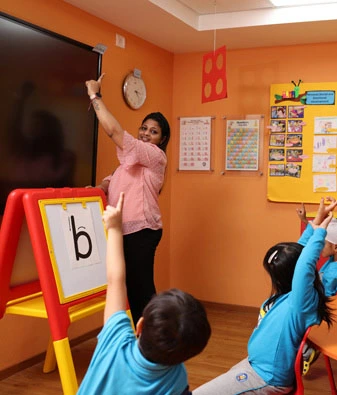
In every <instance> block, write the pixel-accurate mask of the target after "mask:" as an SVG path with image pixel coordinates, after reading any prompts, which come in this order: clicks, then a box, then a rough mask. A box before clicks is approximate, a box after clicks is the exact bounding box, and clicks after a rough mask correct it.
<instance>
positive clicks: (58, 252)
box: [39, 197, 107, 303]
mask: <svg viewBox="0 0 337 395" xmlns="http://www.w3.org/2000/svg"><path fill="white" fill-rule="evenodd" d="M39 206H40V211H41V216H42V221H43V226H44V231H45V235H46V238H47V244H48V249H49V255H50V259H51V263H52V267H53V272H54V275H55V280H56V285H57V289H58V294H59V299H60V302H61V303H66V302H69V301H71V300H75V299H78V298H80V297H83V296H86V295H90V294H92V293H97V292H99V291H100V290H103V289H105V288H106V283H107V279H106V265H105V257H106V232H105V228H104V224H103V221H102V213H103V203H102V200H101V198H100V197H82V198H62V199H42V200H39Z"/></svg>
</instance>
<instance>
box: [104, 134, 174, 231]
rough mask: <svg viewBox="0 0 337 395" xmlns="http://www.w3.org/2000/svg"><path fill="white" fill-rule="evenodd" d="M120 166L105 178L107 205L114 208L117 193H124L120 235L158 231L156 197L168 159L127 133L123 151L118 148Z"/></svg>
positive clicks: (162, 152) (158, 220)
mask: <svg viewBox="0 0 337 395" xmlns="http://www.w3.org/2000/svg"><path fill="white" fill-rule="evenodd" d="M117 157H118V159H119V162H120V166H119V167H118V168H117V169H116V171H115V172H114V173H113V174H112V175H110V176H108V177H106V178H105V179H104V180H109V181H110V182H109V188H108V204H111V205H113V206H115V205H116V204H117V201H118V198H119V194H120V192H124V193H125V199H124V207H123V234H124V235H127V234H130V233H134V232H138V231H140V230H142V229H146V228H149V229H153V230H157V229H161V228H162V220H161V214H160V210H159V205H158V196H159V192H160V189H161V188H162V186H163V183H164V175H165V168H166V164H167V158H166V155H165V152H164V151H162V150H161V149H160V148H158V147H157V146H156V145H154V144H151V143H144V142H143V141H141V140H138V139H135V138H134V137H133V136H131V135H130V134H129V133H127V132H126V131H125V132H124V136H123V149H120V148H119V147H117Z"/></svg>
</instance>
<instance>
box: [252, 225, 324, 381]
mask: <svg viewBox="0 0 337 395" xmlns="http://www.w3.org/2000/svg"><path fill="white" fill-rule="evenodd" d="M325 236H326V230H325V229H322V228H318V229H316V230H315V231H314V232H313V234H312V236H311V237H310V240H309V241H308V243H307V245H306V246H305V247H304V248H303V250H302V253H301V255H300V257H299V259H298V262H297V264H296V268H295V271H294V276H293V281H292V290H291V291H290V292H289V293H287V294H285V295H282V296H280V297H279V298H278V299H277V300H276V302H275V303H274V304H273V305H272V306H271V308H270V309H269V310H268V311H267V312H266V314H265V315H264V316H263V317H262V318H261V319H260V320H259V323H258V326H257V327H256V328H255V329H254V331H253V333H252V335H251V337H250V339H249V342H248V359H249V362H250V364H251V365H252V367H253V369H254V370H255V371H256V372H257V373H258V375H259V376H260V377H261V378H262V379H263V380H264V381H265V382H266V383H268V384H269V385H272V386H283V387H288V386H291V385H293V383H294V379H295V376H294V363H295V358H296V354H297V350H298V348H299V346H300V343H301V341H302V338H303V336H304V333H305V331H306V329H307V328H308V327H309V326H311V325H315V324H320V318H319V316H318V312H317V309H318V294H317V291H316V290H315V288H314V280H315V268H316V262H317V260H318V258H319V255H320V252H321V250H322V248H323V246H324V239H325Z"/></svg>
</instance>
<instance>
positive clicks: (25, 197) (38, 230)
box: [0, 188, 127, 395]
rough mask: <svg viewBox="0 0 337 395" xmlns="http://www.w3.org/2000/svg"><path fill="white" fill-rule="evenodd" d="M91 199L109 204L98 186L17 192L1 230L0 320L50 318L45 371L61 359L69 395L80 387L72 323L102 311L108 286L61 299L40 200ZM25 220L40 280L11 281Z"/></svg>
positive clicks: (61, 374) (12, 197)
mask: <svg viewBox="0 0 337 395" xmlns="http://www.w3.org/2000/svg"><path fill="white" fill-rule="evenodd" d="M89 197H97V199H99V201H100V202H101V205H102V208H104V207H105V205H106V199H105V195H104V193H103V191H102V190H100V189H98V188H73V189H71V188H60V189H53V188H47V189H21V190H20V189H18V190H14V191H12V192H11V193H10V195H9V196H8V199H7V203H6V208H5V212H4V216H3V221H2V225H1V233H0V281H1V285H0V318H2V317H3V315H4V314H17V315H25V316H32V317H39V318H45V319H48V321H49V326H50V331H51V341H50V344H49V346H48V350H47V355H46V360H45V364H44V372H48V371H51V370H53V369H54V368H55V365H56V362H57V366H58V369H59V374H60V379H61V383H62V388H63V392H64V394H65V395H75V394H76V392H77V389H78V384H77V378H76V373H75V369H74V364H73V360H72V355H71V349H70V344H69V339H68V335H67V331H68V328H69V325H70V323H71V322H74V321H77V320H79V319H81V318H84V317H87V316H89V315H91V314H94V313H96V312H98V311H101V310H103V309H104V306H105V292H106V290H105V287H104V289H103V290H100V291H99V292H93V293H90V294H87V295H85V296H81V295H80V296H79V297H76V298H72V299H73V300H71V301H69V302H64V301H62V300H61V299H60V295H59V292H58V288H57V281H56V279H55V273H54V271H53V267H52V262H51V257H50V251H49V249H48V244H47V238H46V235H45V229H44V225H43V220H42V215H41V212H40V207H39V201H41V200H45V199H47V200H48V199H72V198H89ZM25 218H26V221H27V226H28V231H29V235H30V240H31V244H32V247H33V253H34V258H35V263H36V267H37V273H38V278H36V279H34V278H33V279H30V280H29V281H27V282H24V283H20V284H17V283H16V284H13V283H11V277H12V273H13V267H14V263H15V257H16V251H17V247H18V244H19V240H20V234H21V229H22V226H23V223H24V219H25ZM102 226H103V223H102ZM126 307H127V306H126ZM55 357H56V361H55Z"/></svg>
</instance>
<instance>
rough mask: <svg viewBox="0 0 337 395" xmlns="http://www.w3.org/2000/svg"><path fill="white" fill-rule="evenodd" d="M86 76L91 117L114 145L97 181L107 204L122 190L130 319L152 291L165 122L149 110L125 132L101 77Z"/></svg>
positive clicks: (167, 130) (167, 134)
mask: <svg viewBox="0 0 337 395" xmlns="http://www.w3.org/2000/svg"><path fill="white" fill-rule="evenodd" d="M103 77H104V74H103V75H102V76H101V77H100V78H99V79H98V80H97V81H94V80H91V81H87V82H86V86H87V92H88V95H89V97H90V100H91V103H92V106H93V108H94V110H95V112H96V115H97V118H98V120H99V122H100V124H101V125H102V127H103V129H104V130H105V132H106V134H107V135H108V136H109V137H110V138H111V139H112V141H113V142H114V143H115V145H116V149H117V157H118V160H119V163H120V165H119V167H118V168H117V169H116V171H115V172H114V173H113V174H112V175H109V176H108V177H106V178H104V180H103V181H102V183H101V184H100V185H99V187H100V188H102V189H103V190H104V192H105V193H106V194H107V199H108V204H110V205H112V206H116V204H117V202H118V198H119V194H120V192H124V194H125V200H124V210H123V238H124V254H125V262H126V284H127V291H128V300H129V304H130V310H131V313H132V318H133V321H134V324H136V323H137V321H138V319H139V318H140V317H141V316H142V313H143V309H144V307H145V306H146V304H147V303H148V302H149V300H150V299H151V297H152V296H153V295H154V294H155V293H156V288H155V285H154V272H153V267H154V256H155V251H156V248H157V245H158V244H159V242H160V239H161V236H162V220H161V214H160V210H159V205H158V197H159V193H160V190H161V188H162V186H163V183H164V176H165V169H166V165H167V158H166V154H165V150H166V146H167V144H168V142H169V139H170V126H169V124H168V122H167V120H166V118H165V117H164V116H163V115H162V114H161V113H160V112H155V113H151V114H149V115H147V116H146V117H145V118H144V120H143V122H142V124H141V126H140V128H139V131H138V139H136V138H134V137H133V136H131V135H130V134H129V133H128V132H126V131H125V130H124V129H123V128H122V127H121V125H120V124H119V122H118V121H117V120H116V118H115V117H114V116H113V115H112V114H111V113H110V111H109V110H108V109H107V108H106V106H105V104H104V102H103V100H102V97H101V96H100V94H99V95H97V93H98V92H100V88H101V83H102V78H103Z"/></svg>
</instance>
